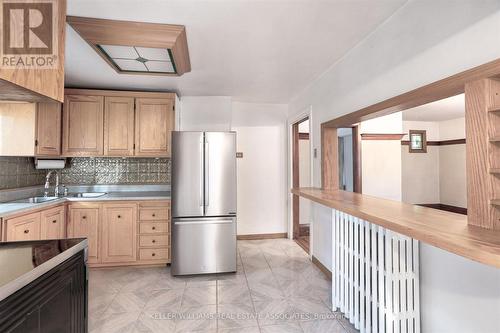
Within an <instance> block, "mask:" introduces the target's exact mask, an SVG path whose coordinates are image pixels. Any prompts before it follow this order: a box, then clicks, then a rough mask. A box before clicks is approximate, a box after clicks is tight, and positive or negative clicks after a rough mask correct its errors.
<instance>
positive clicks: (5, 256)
mask: <svg viewBox="0 0 500 333" xmlns="http://www.w3.org/2000/svg"><path fill="white" fill-rule="evenodd" d="M87 248H88V241H87V240H86V239H85V238H72V239H55V240H43V241H24V242H7V243H1V242H0V262H1V263H2V266H1V269H0V301H2V300H4V299H5V298H7V297H9V296H10V295H12V294H14V293H15V292H16V291H18V290H20V289H21V288H23V287H25V286H26V285H28V284H29V283H31V282H33V281H34V280H36V279H37V278H39V277H40V276H42V275H43V274H45V273H47V272H49V271H50V270H51V269H53V268H54V267H56V266H58V265H59V264H61V263H63V262H64V261H66V260H67V259H69V258H71V257H72V256H74V255H75V254H77V253H78V252H80V251H82V250H86V249H87Z"/></svg>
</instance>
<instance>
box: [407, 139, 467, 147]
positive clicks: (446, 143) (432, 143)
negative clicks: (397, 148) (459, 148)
mask: <svg viewBox="0 0 500 333" xmlns="http://www.w3.org/2000/svg"><path fill="white" fill-rule="evenodd" d="M465 143H466V141H465V139H454V140H443V141H427V145H428V146H451V145H464V144H465ZM401 145H402V146H409V145H410V141H408V140H403V141H401Z"/></svg>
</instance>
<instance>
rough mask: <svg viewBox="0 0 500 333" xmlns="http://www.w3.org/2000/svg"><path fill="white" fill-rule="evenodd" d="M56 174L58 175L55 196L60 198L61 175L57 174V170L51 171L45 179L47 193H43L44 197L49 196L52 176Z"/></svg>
mask: <svg viewBox="0 0 500 333" xmlns="http://www.w3.org/2000/svg"><path fill="white" fill-rule="evenodd" d="M53 172H55V174H56V187H55V188H54V196H55V197H58V196H59V174H58V173H57V171H56V170H50V171H49V172H47V176H46V177H45V191H44V192H43V196H44V197H48V196H49V187H50V176H51V175H52V173H53Z"/></svg>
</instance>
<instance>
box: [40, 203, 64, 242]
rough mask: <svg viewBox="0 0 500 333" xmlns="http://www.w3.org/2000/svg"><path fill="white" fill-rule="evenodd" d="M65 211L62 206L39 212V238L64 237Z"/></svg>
mask: <svg viewBox="0 0 500 333" xmlns="http://www.w3.org/2000/svg"><path fill="white" fill-rule="evenodd" d="M65 212H66V210H65V208H64V206H59V207H55V208H51V209H47V210H44V211H42V212H41V220H40V239H61V238H65V237H66V230H65V229H66V228H65V227H66V224H65V218H64V217H65Z"/></svg>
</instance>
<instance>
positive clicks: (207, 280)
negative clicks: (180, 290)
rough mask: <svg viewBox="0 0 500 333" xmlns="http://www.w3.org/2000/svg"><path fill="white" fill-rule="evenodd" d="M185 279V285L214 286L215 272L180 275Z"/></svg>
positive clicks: (215, 281) (215, 280)
mask: <svg viewBox="0 0 500 333" xmlns="http://www.w3.org/2000/svg"><path fill="white" fill-rule="evenodd" d="M182 278H183V279H185V280H186V286H187V287H205V286H216V285H217V275H216V274H206V275H191V276H187V277H182Z"/></svg>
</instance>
